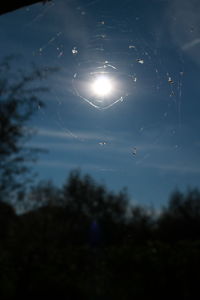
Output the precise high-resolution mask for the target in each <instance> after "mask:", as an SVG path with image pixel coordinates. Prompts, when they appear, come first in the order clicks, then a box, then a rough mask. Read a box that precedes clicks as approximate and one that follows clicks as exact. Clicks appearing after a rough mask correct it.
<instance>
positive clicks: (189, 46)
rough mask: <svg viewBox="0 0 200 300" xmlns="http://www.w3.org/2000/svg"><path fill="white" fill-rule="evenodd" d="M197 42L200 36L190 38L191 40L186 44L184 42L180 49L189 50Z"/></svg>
mask: <svg viewBox="0 0 200 300" xmlns="http://www.w3.org/2000/svg"><path fill="white" fill-rule="evenodd" d="M198 44H200V38H196V39H194V40H192V41H191V42H188V43H186V44H184V45H183V46H182V50H185V51H186V50H189V49H190V48H193V47H195V46H197V45H198Z"/></svg>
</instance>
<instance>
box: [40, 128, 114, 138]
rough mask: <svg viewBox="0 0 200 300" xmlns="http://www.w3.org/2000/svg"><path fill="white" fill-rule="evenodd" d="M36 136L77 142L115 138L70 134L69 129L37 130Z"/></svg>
mask: <svg viewBox="0 0 200 300" xmlns="http://www.w3.org/2000/svg"><path fill="white" fill-rule="evenodd" d="M37 135H39V136H44V137H52V138H59V139H78V140H82V141H84V140H95V141H98V140H99V141H104V140H106V141H108V140H109V141H113V140H114V139H115V138H114V137H113V136H107V135H101V134H98V133H95V132H87V131H82V132H78V131H76V132H72V131H70V130H69V129H63V130H60V131H59V130H52V129H44V128H39V129H38V130H37Z"/></svg>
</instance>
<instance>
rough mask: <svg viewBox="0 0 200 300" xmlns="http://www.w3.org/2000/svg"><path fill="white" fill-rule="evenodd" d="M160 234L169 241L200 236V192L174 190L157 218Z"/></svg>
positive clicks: (194, 190)
mask: <svg viewBox="0 0 200 300" xmlns="http://www.w3.org/2000/svg"><path fill="white" fill-rule="evenodd" d="M158 223H159V231H160V235H161V236H162V237H163V238H166V239H167V240H171V241H177V240H184V239H199V238H200V192H199V191H198V190H197V189H189V190H188V192H187V193H186V194H183V193H181V192H180V191H178V190H176V191H175V192H173V194H172V195H171V197H170V200H169V203H168V206H167V207H166V208H165V209H164V210H163V212H162V214H161V215H160V218H159V220H158Z"/></svg>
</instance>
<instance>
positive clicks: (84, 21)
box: [0, 0, 200, 207]
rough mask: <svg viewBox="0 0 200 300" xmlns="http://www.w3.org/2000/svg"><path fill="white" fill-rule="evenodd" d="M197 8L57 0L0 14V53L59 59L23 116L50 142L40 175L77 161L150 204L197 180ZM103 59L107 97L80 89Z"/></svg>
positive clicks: (51, 62) (46, 62)
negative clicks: (38, 99)
mask: <svg viewBox="0 0 200 300" xmlns="http://www.w3.org/2000/svg"><path fill="white" fill-rule="evenodd" d="M199 13H200V4H199V3H198V1H196V0H192V1H186V0H183V1H180V0H174V1H164V0H163V1H159V0H149V1H147V0H146V1H145V0H140V1H129V0H127V1H98V0H96V1H63V0H57V1H56V0H55V1H53V2H52V3H49V4H46V5H41V4H37V5H33V6H30V7H28V8H24V9H20V10H18V11H15V12H12V13H9V14H6V15H3V16H1V17H0V34H1V53H0V56H1V57H4V56H5V55H8V54H12V53H20V54H22V57H23V58H22V59H21V60H20V61H19V66H20V67H24V66H27V65H28V64H29V63H31V62H35V63H36V64H37V65H38V66H50V67H53V66H58V67H59V68H60V70H59V71H58V72H57V73H56V74H54V75H53V77H51V78H49V79H48V80H47V81H46V82H44V83H45V85H47V86H48V87H49V88H50V91H49V93H48V94H46V95H45V97H44V102H45V103H46V108H45V109H39V110H38V113H37V114H36V115H35V117H34V118H33V119H32V121H31V126H33V127H34V128H36V129H37V131H38V133H37V135H36V136H35V137H34V138H33V139H32V140H31V141H30V144H31V145H32V146H36V147H41V148H45V149H47V150H48V153H46V154H42V155H41V156H40V159H39V160H38V162H37V164H36V165H35V166H34V168H35V169H36V170H37V171H38V173H39V178H40V179H44V178H50V179H52V180H53V181H55V183H56V184H61V183H62V182H63V181H64V180H65V179H66V177H67V175H68V173H69V171H70V170H72V169H74V168H80V169H81V170H82V172H83V173H89V174H90V175H92V176H93V177H94V178H95V179H96V180H97V181H98V182H100V183H105V184H106V185H107V187H108V188H109V189H112V190H116V191H118V190H120V189H121V188H122V187H124V186H126V187H128V191H129V194H130V197H131V199H132V201H135V202H137V203H140V204H148V205H154V206H155V207H159V206H160V205H164V204H165V203H166V201H167V199H168V196H169V194H170V193H171V192H172V190H173V189H174V188H176V187H179V188H180V189H183V190H185V189H186V188H187V187H188V186H197V187H199V177H200V155H199V153H200V135H199V129H200V118H199V112H200V104H199V95H200V85H199V83H198V78H199V68H200V54H199V53H200V20H199ZM74 50H75V51H74ZM73 52H74V53H73ZM103 68H104V69H106V70H107V71H108V73H109V76H113V78H114V80H116V82H117V84H116V89H117V90H113V93H112V95H111V96H110V98H108V99H107V104H109V105H107V104H105V103H104V102H102V103H99V102H98V101H96V98H95V97H93V96H91V95H90V94H89V92H88V89H87V84H88V83H87V81H88V80H90V78H92V76H93V74H94V73H95V72H99V70H100V71H101V70H102V69H103ZM95 74H96V73H95ZM82 82H83V84H82ZM81 84H82V85H81ZM94 106H95V107H94ZM98 106H100V107H98ZM107 106H108V107H107ZM102 108H103V109H102ZM134 149H136V155H134V154H133V152H134V151H135V150H134Z"/></svg>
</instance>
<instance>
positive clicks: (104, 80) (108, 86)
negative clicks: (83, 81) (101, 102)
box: [92, 76, 113, 98]
mask: <svg viewBox="0 0 200 300" xmlns="http://www.w3.org/2000/svg"><path fill="white" fill-rule="evenodd" d="M92 90H93V92H94V93H95V94H96V95H97V96H98V97H101V98H103V97H105V96H108V95H109V94H110V93H111V92H112V90H113V84H112V81H111V80H110V79H109V78H108V77H105V76H100V77H98V78H96V79H95V80H94V81H93V83H92Z"/></svg>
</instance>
